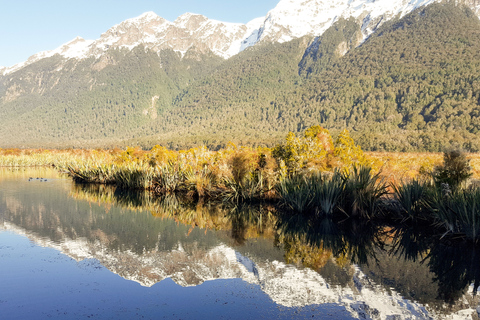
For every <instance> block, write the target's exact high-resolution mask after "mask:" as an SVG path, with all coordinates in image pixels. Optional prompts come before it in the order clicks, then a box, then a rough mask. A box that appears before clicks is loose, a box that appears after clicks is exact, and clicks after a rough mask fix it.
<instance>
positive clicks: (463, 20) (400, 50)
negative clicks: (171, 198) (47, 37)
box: [0, 0, 480, 151]
mask: <svg viewBox="0 0 480 320" xmlns="http://www.w3.org/2000/svg"><path fill="white" fill-rule="evenodd" d="M430 2H433V1H422V0H417V1H404V0H395V1H394V2H392V3H391V6H387V5H386V3H387V2H385V1H384V0H381V1H375V2H370V1H362V0H358V1H344V0H337V1H335V2H333V3H327V2H324V1H320V0H308V1H303V2H302V1H299V0H295V1H293V0H282V1H280V3H279V4H278V6H277V7H276V8H275V9H274V10H272V11H271V12H270V13H269V14H268V15H267V18H266V19H265V20H264V21H263V22H261V26H260V28H254V27H253V26H254V25H256V24H257V23H259V22H260V21H261V20H255V22H252V24H250V26H248V27H247V26H244V25H227V24H224V23H221V22H214V21H211V20H208V19H206V18H205V17H203V16H200V15H194V14H185V15H183V16H181V17H179V18H178V19H177V20H176V21H175V22H174V23H172V22H168V21H166V20H164V19H162V18H160V17H158V16H156V15H155V14H153V13H147V14H144V15H142V16H140V17H138V18H134V19H130V20H127V21H125V22H123V23H121V24H119V25H117V26H114V27H112V28H111V29H110V30H109V31H107V32H106V33H104V34H103V35H102V37H101V38H100V39H97V40H95V41H93V42H89V41H85V40H83V39H80V38H78V39H76V40H74V41H72V42H71V43H70V44H68V45H66V46H63V47H61V48H59V49H57V50H55V51H54V52H46V53H40V54H38V55H36V56H34V57H32V59H31V60H30V61H29V62H28V63H25V64H23V65H21V66H16V67H14V68H10V69H7V70H6V71H5V73H4V74H3V75H0V146H1V147H6V146H25V147H27V146H28V147H34V146H43V147H47V146H50V147H52V146H55V147H61V146H106V145H119V144H121V143H123V144H125V143H128V144H137V143H140V144H142V145H143V146H145V147H151V146H152V145H154V144H157V143H162V144H165V145H169V146H170V147H173V148H182V147H187V146H193V145H199V144H207V145H208V146H209V147H212V148H218V147H221V146H224V145H226V143H227V142H228V141H230V140H231V141H234V142H236V143H240V144H246V143H249V144H256V143H266V144H272V143H274V142H275V141H276V140H277V139H278V138H279V137H283V136H284V135H285V134H286V133H287V132H288V131H302V130H304V129H305V128H306V127H309V126H311V125H316V124H319V123H320V124H321V125H323V126H325V127H327V128H328V129H330V130H332V132H333V133H335V132H338V131H339V130H341V129H343V128H345V127H346V128H349V129H350V130H351V131H352V135H353V136H354V137H355V138H356V139H357V140H358V141H359V143H360V144H361V145H362V146H363V147H364V148H365V149H370V150H431V151H438V150H442V149H443V148H445V147H449V146H456V147H462V148H465V149H467V150H480V141H479V139H478V138H477V137H476V133H477V132H478V130H480V121H479V118H478V117H479V116H480V111H479V110H480V108H479V106H478V105H479V101H480V91H479V90H480V89H479V88H480V85H479V84H478V79H479V77H480V67H479V65H480V57H479V55H480V54H479V52H480V50H479V49H480V37H479V32H480V31H479V30H480V22H479V19H478V17H477V16H476V13H475V12H473V11H472V10H471V9H469V8H473V9H477V7H476V4H475V1H468V2H469V3H468V5H469V7H468V8H467V7H462V6H454V5H451V4H447V3H432V4H430V5H428V6H426V7H425V6H420V5H422V4H425V3H430ZM415 7H418V9H416V10H415V11H413V12H411V13H408V12H409V10H411V9H412V8H415ZM287 9H290V15H288V10H287ZM327 9H328V10H327ZM339 10H340V11H339ZM309 11H311V14H307V13H308V12H309ZM317 11H318V13H315V12H317ZM407 13H408V14H407ZM333 14H339V15H338V16H333V18H331V17H332V15H333ZM394 15H395V16H396V17H395V18H392V17H393V16H394ZM299 17H304V18H305V21H304V24H303V27H302V28H300V24H299V23H300V22H299V21H300V20H298V19H299ZM325 17H327V18H328V19H327V20H325V21H327V22H328V23H324V24H319V23H317V22H318V21H323V20H322V19H324V18H325ZM342 17H350V18H348V19H344V18H342ZM317 18H318V19H317ZM320 18H322V19H320ZM315 19H317V20H318V21H317V20H315ZM388 19H390V20H388ZM387 20H388V21H387ZM315 21H317V22H315ZM329 25H331V26H330V27H328V26H329ZM327 27H328V28H327ZM225 28H226V29H225ZM323 28H327V29H326V30H323ZM227 29H228V30H227ZM225 30H227V31H228V32H230V33H228V34H230V36H228V37H223V36H222V34H225V32H224V31H225ZM235 30H236V31H235ZM239 30H240V31H239ZM371 32H374V33H372V34H371V35H370V37H368V38H367V39H365V36H366V35H369V34H370V33H371ZM320 33H321V35H320ZM302 34H307V36H304V37H299V36H300V35H302ZM308 34H311V35H308ZM313 35H317V37H316V38H314V37H313ZM182 39H183V40H182ZM289 39H293V40H290V41H287V40H289ZM249 46H250V47H249ZM234 47H235V48H237V49H238V48H240V49H239V50H243V51H241V52H240V53H239V54H236V55H234V56H232V57H231V58H229V59H227V60H225V59H224V58H223V56H222V54H225V55H227V53H228V54H231V53H232V52H233V53H234V52H236V50H237V49H235V50H233V49H232V48H234ZM245 48H246V49H245ZM230 49H232V50H233V51H229V50H230ZM222 52H223V53H222ZM18 128H21V129H22V130H21V132H18Z"/></svg>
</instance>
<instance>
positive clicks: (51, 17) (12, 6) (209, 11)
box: [0, 0, 280, 67]
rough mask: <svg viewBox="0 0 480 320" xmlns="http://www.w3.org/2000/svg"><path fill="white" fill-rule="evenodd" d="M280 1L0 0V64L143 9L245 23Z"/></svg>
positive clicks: (89, 34) (90, 34) (92, 35)
mask: <svg viewBox="0 0 480 320" xmlns="http://www.w3.org/2000/svg"><path fill="white" fill-rule="evenodd" d="M279 1H280V0H242V1H240V0H74V1H72V0H0V66H6V67H9V66H12V65H14V64H16V63H19V62H22V61H25V60H26V59H27V58H28V57H29V56H31V55H33V54H35V53H37V52H40V51H45V50H53V49H56V48H57V47H59V46H60V45H62V44H64V43H66V42H68V41H70V40H72V39H74V38H75V37H77V36H80V37H82V38H85V39H88V40H94V39H97V38H99V37H100V35H101V34H102V33H103V32H105V31H107V30H108V29H109V28H110V27H112V26H114V25H115V24H118V23H120V22H122V21H124V20H126V19H129V18H134V17H136V16H139V15H141V14H142V13H144V12H147V11H153V12H155V13H156V14H158V15H159V16H161V17H163V18H165V19H167V20H170V21H174V20H175V19H176V18H177V17H178V16H180V15H182V14H183V13H185V12H193V13H199V14H203V15H205V16H206V17H208V18H210V19H215V20H220V21H225V22H240V23H247V22H248V21H250V20H252V19H254V18H258V17H262V16H265V15H266V14H267V12H268V11H269V10H271V9H273V8H274V7H275V6H276V4H277V3H278V2H279Z"/></svg>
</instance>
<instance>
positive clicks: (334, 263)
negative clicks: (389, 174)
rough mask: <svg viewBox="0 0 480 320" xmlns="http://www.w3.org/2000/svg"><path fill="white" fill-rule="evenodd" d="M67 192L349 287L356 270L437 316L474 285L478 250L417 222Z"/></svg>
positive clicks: (82, 188) (95, 190) (479, 277)
mask: <svg viewBox="0 0 480 320" xmlns="http://www.w3.org/2000/svg"><path fill="white" fill-rule="evenodd" d="M73 194H74V196H75V197H76V198H83V199H88V200H90V201H95V202H99V201H101V202H105V203H112V202H114V203H116V204H118V205H121V206H124V207H128V208H129V209H136V210H148V211H150V212H151V213H152V215H153V216H155V217H158V218H162V219H164V218H167V219H174V220H175V221H176V222H178V223H181V224H184V225H186V226H191V227H190V231H189V232H191V230H192V228H199V229H205V232H206V230H208V229H213V230H224V231H227V232H229V234H230V237H231V239H232V241H233V245H237V246H243V245H244V244H245V243H246V242H247V240H249V239H256V238H259V237H262V238H266V239H271V241H274V244H275V245H276V246H277V247H280V248H282V249H283V251H284V259H285V262H287V263H293V264H297V265H303V266H305V267H309V268H312V269H314V270H316V271H317V272H319V273H320V274H321V275H322V276H323V277H324V278H325V279H326V280H327V281H328V282H329V283H330V284H331V285H341V286H343V287H345V286H352V285H353V284H352V282H353V280H352V279H353V274H354V272H353V269H354V265H355V264H356V265H360V267H361V269H362V271H363V272H364V273H365V274H367V275H368V276H369V277H370V278H371V279H372V280H374V281H375V282H376V283H377V284H381V285H382V286H384V288H385V289H386V290H391V289H392V288H393V289H394V290H395V291H397V292H399V293H400V294H402V295H403V296H404V297H405V298H407V299H411V300H415V301H418V302H420V303H422V304H425V305H429V306H431V307H432V308H434V309H437V310H443V312H447V311H449V312H451V311H455V310H456V309H458V308H460V306H458V307H456V306H455V304H457V305H458V304H459V301H460V298H462V297H463V301H465V293H466V292H467V291H468V289H469V286H470V285H471V284H473V293H474V294H475V293H476V291H477V289H478V287H479V286H480V254H479V253H480V251H479V250H480V248H479V247H478V246H476V245H475V244H473V243H469V242H467V241H463V240H454V239H453V240H452V239H450V240H448V241H447V240H446V239H441V238H440V237H439V236H438V235H436V234H432V233H431V232H430V231H431V228H428V227H426V226H423V225H416V226H413V227H412V226H402V225H398V226H385V225H381V224H377V223H373V222H371V221H364V220H356V219H347V220H344V221H333V220H332V219H329V218H324V219H320V218H318V219H308V218H306V217H305V216H302V215H288V214H282V213H281V211H280V210H278V209H277V208H275V207H274V206H271V205H254V206H252V205H245V204H236V205H230V204H225V203H203V202H201V201H200V202H197V201H192V200H189V199H186V200H185V199H178V198H177V197H176V196H175V195H168V194H167V195H165V196H163V197H160V198H156V197H153V196H151V195H150V194H149V193H147V192H130V191H129V192H125V191H118V190H113V189H108V188H106V187H105V186H98V185H93V186H92V185H76V186H75V188H74V191H73ZM172 246H173V243H172ZM472 299H474V301H473V300H472V301H471V303H472V304H475V303H478V301H477V300H478V298H477V297H473V298H472ZM467 300H468V299H467ZM444 302H447V303H448V305H447V306H445V304H444ZM445 309H448V310H445Z"/></svg>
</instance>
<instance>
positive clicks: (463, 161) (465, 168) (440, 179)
mask: <svg viewBox="0 0 480 320" xmlns="http://www.w3.org/2000/svg"><path fill="white" fill-rule="evenodd" d="M469 162H470V161H469V160H468V159H467V157H466V155H465V154H464V153H463V152H461V151H459V150H452V151H447V152H445V153H444V154H443V165H441V166H438V167H436V168H435V169H434V172H433V178H434V180H435V183H436V184H437V186H439V187H440V186H441V185H442V184H445V183H446V184H448V185H449V186H450V188H451V190H452V191H456V190H457V189H458V188H460V186H461V184H462V183H464V182H466V181H467V179H468V178H470V177H471V176H472V168H471V167H470V163H469Z"/></svg>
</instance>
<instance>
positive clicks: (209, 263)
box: [0, 174, 480, 318]
mask: <svg viewBox="0 0 480 320" xmlns="http://www.w3.org/2000/svg"><path fill="white" fill-rule="evenodd" d="M26 177H28V174H26V175H25V174H24V175H22V176H20V181H19V179H18V177H17V178H15V179H10V178H8V174H5V175H0V179H2V180H1V181H2V183H1V190H0V191H1V192H0V209H1V210H0V212H2V213H4V215H3V217H2V219H3V220H4V225H5V227H6V228H8V229H11V230H15V231H16V232H17V233H22V232H23V233H25V234H27V235H28V236H29V237H30V238H31V239H33V240H35V241H36V242H38V243H42V244H44V245H45V246H49V247H53V248H56V249H58V250H60V251H62V252H64V253H66V254H68V255H69V256H71V257H74V258H75V259H77V260H83V259H91V258H95V259H97V260H98V261H100V263H101V264H102V265H103V266H105V267H106V268H108V269H109V270H111V271H113V272H115V273H116V274H119V275H121V276H122V277H124V278H125V279H131V280H134V281H136V282H139V283H141V284H142V285H145V286H152V285H154V284H155V283H158V282H160V281H162V280H164V279H166V278H171V279H173V280H174V281H175V282H176V283H178V284H180V285H182V286H191V285H199V284H201V283H203V282H204V281H207V280H212V279H231V278H241V279H243V280H244V281H247V282H249V283H253V284H258V285H259V286H260V287H261V289H262V290H263V292H265V293H267V294H268V295H269V296H270V297H271V298H272V299H273V300H274V301H275V302H276V303H279V304H282V305H284V306H306V305H312V304H325V303H334V304H338V305H343V306H345V308H346V310H348V312H350V313H351V314H353V315H354V316H355V317H361V316H366V317H372V318H374V317H375V315H376V314H377V315H378V314H380V315H382V316H381V317H380V318H382V317H383V318H385V317H386V316H394V315H398V314H405V313H408V314H409V315H411V316H415V317H417V318H428V317H429V316H431V314H434V315H435V317H437V316H439V315H447V314H452V313H454V312H460V311H461V310H463V311H461V312H463V313H462V314H468V315H469V316H470V315H471V314H476V311H475V308H476V306H477V305H478V299H477V297H474V296H473V295H472V294H471V292H472V290H469V288H470V285H471V284H472V283H473V288H472V289H473V292H476V290H477V288H478V286H479V265H480V261H478V259H479V255H478V252H477V251H478V248H476V247H474V246H471V247H469V246H467V245H465V244H463V243H447V242H445V241H440V240H439V239H438V238H434V237H433V235H431V234H428V229H427V228H424V227H422V226H419V227H418V229H414V228H413V229H412V228H403V227H401V226H400V227H395V228H393V227H390V226H384V225H378V224H373V223H366V222H361V221H358V220H354V219H348V220H345V221H340V222H339V221H335V222H334V221H331V220H329V219H319V220H313V221H312V220H307V219H305V218H304V217H303V216H288V215H282V214H281V211H280V210H279V209H278V208H276V207H274V206H272V205H255V206H248V205H228V204H225V203H211V202H209V203H203V202H198V201H192V200H191V199H179V198H177V197H175V196H174V195H166V196H164V197H161V198H158V197H154V196H153V195H152V194H149V193H147V192H125V191H119V190H116V189H115V188H112V187H109V186H101V185H82V184H75V185H74V184H71V182H70V181H69V180H62V179H57V180H55V178H54V177H52V178H51V179H52V181H53V182H51V183H49V184H43V185H40V184H39V183H30V182H28V181H27V179H28V178H26ZM15 190H16V191H15ZM19 190H21V192H19ZM468 292H470V293H468ZM404 298H406V299H409V300H404ZM417 302H418V303H420V304H418V303H417ZM444 302H448V303H449V305H448V307H446V306H445V304H444ZM387 306H388V307H387ZM425 308H427V309H425ZM426 310H430V312H432V313H430V314H429V313H428V312H427V311H426Z"/></svg>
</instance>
